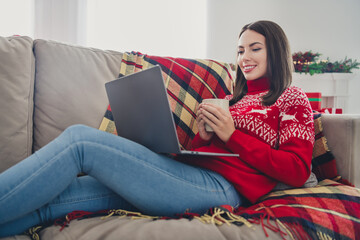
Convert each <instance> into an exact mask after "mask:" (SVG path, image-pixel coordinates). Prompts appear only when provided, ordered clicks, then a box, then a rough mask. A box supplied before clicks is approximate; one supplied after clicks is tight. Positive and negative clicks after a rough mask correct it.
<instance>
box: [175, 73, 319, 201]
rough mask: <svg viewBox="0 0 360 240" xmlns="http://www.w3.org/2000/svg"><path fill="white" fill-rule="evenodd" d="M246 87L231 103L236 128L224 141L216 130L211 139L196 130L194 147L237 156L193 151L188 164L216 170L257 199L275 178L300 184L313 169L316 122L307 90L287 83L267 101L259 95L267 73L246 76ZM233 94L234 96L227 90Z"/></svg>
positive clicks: (261, 93)
mask: <svg viewBox="0 0 360 240" xmlns="http://www.w3.org/2000/svg"><path fill="white" fill-rule="evenodd" d="M247 85H248V93H247V95H245V96H244V97H243V98H242V99H241V100H240V101H239V102H237V103H236V104H234V105H232V106H231V107H230V113H231V115H232V117H233V119H234V123H235V127H236V130H235V132H234V133H233V135H232V136H231V137H230V139H229V141H228V142H227V143H226V144H225V143H224V142H222V141H221V140H220V139H219V138H218V137H217V136H215V135H214V137H213V138H212V139H211V141H209V142H205V141H203V140H202V139H201V138H200V137H199V135H198V134H197V135H196V136H195V138H194V139H193V143H192V144H193V149H196V150H199V151H208V152H210V151H211V152H233V153H238V154H239V155H240V157H238V158H237V157H194V158H191V159H189V158H188V159H181V161H186V162H187V163H189V164H192V165H196V166H200V167H204V168H207V169H210V170H213V171H215V172H218V173H219V174H221V175H222V176H224V177H225V178H226V179H227V180H228V181H230V182H231V183H232V184H233V185H234V186H235V188H236V189H237V190H238V191H239V193H240V194H241V195H242V196H244V197H246V198H247V199H248V200H249V201H250V202H252V203H255V202H256V201H257V200H259V198H260V197H262V196H263V195H265V194H267V193H268V192H270V191H271V190H272V189H273V188H274V187H275V185H276V184H277V183H278V182H283V183H285V184H288V185H291V186H294V187H300V186H302V185H303V184H304V183H305V182H306V180H307V179H308V177H309V175H310V173H311V170H310V165H311V159H312V150H313V144H314V124H313V117H312V111H311V107H310V103H309V101H308V98H307V97H306V95H305V93H304V92H303V91H302V90H301V89H299V88H297V87H289V88H288V89H286V90H285V91H284V92H283V94H282V95H281V96H280V97H279V98H278V100H277V101H276V102H275V103H274V104H273V105H271V106H269V107H265V106H263V105H262V104H261V99H260V97H261V96H263V95H264V94H266V92H267V91H268V89H269V83H268V80H267V78H262V79H258V80H253V81H248V82H247ZM226 98H227V99H231V98H232V96H231V95H230V96H226Z"/></svg>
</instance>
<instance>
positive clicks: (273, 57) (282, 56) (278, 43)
mask: <svg viewBox="0 0 360 240" xmlns="http://www.w3.org/2000/svg"><path fill="white" fill-rule="evenodd" d="M246 30H253V31H255V32H257V33H260V34H261V35H263V36H264V37H265V41H266V42H265V44H266V49H267V77H268V79H269V82H270V89H269V91H268V93H267V94H265V95H264V96H262V104H263V105H265V106H270V105H272V104H274V103H275V102H276V100H277V99H278V98H279V97H280V95H281V94H282V93H283V92H284V90H285V89H286V88H288V87H289V86H290V85H291V82H292V72H293V67H294V66H293V61H292V56H291V51H290V46H289V42H288V39H287V37H286V35H285V33H284V31H283V30H282V28H281V27H280V26H279V25H278V24H276V23H274V22H271V21H257V22H253V23H250V24H247V25H245V26H244V27H243V28H242V30H241V32H240V34H239V38H240V37H241V35H242V34H243V33H244V32H245V31H246ZM246 93H247V85H246V79H245V77H244V74H243V73H242V71H241V69H240V67H239V65H237V68H236V79H235V89H234V95H233V98H232V99H231V100H230V105H233V104H235V103H236V102H238V101H239V100H240V99H242V98H243V97H244V96H245V94H246Z"/></svg>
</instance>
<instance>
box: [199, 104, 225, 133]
mask: <svg viewBox="0 0 360 240" xmlns="http://www.w3.org/2000/svg"><path fill="white" fill-rule="evenodd" d="M202 102H203V103H210V104H214V105H217V106H219V107H221V108H222V109H224V110H227V111H228V110H229V100H226V99H221V98H207V99H203V100H202ZM205 130H206V131H207V132H213V131H214V130H213V129H212V128H211V127H210V126H209V125H207V124H205Z"/></svg>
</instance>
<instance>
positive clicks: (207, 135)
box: [196, 104, 214, 141]
mask: <svg viewBox="0 0 360 240" xmlns="http://www.w3.org/2000/svg"><path fill="white" fill-rule="evenodd" d="M202 106H203V104H200V105H199V107H198V110H197V112H196V124H197V127H198V130H199V135H200V137H201V139H202V140H204V141H209V140H210V139H211V138H212V136H213V135H214V132H208V131H206V130H205V120H204V117H205V116H204V114H203V112H204V110H203V109H202Z"/></svg>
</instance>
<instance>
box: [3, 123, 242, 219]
mask: <svg viewBox="0 0 360 240" xmlns="http://www.w3.org/2000/svg"><path fill="white" fill-rule="evenodd" d="M79 172H85V173H87V174H89V175H90V176H92V177H94V178H96V179H97V180H98V181H99V182H100V183H101V184H103V185H104V186H106V187H107V188H109V189H111V190H112V191H113V192H115V193H116V194H117V195H119V196H120V197H121V199H123V200H124V201H127V202H130V203H131V204H132V205H133V206H135V207H136V208H137V209H140V210H141V211H143V212H144V213H147V214H153V215H172V214H174V213H181V212H184V211H185V210H187V209H191V210H192V211H195V212H204V211H205V210H206V209H208V208H209V207H212V206H216V205H221V204H230V205H238V204H240V203H241V197H240V196H239V195H238V193H237V192H236V190H235V189H234V187H233V186H232V185H231V184H230V183H229V182H227V181H226V180H225V179H224V178H223V177H222V176H220V175H219V174H216V173H214V172H212V171H208V170H205V169H201V168H197V167H193V166H189V165H186V164H183V163H181V162H178V161H176V160H174V159H171V158H168V157H166V156H164V155H161V154H157V153H154V152H152V151H150V150H149V149H147V148H145V147H143V146H141V145H139V144H137V143H134V142H132V141H129V140H127V139H124V138H121V137H118V136H114V135H112V134H108V133H105V132H102V131H98V130H96V129H93V128H89V127H85V126H80V125H77V126H73V127H70V128H68V129H67V130H65V131H64V133H62V134H61V135H60V136H59V137H58V138H57V139H55V140H54V141H52V142H51V143H49V144H48V145H47V146H45V147H43V148H42V149H40V150H39V151H38V152H36V153H35V154H33V155H32V156H30V157H29V158H27V159H25V160H24V161H22V162H21V163H19V164H17V165H16V166H14V167H12V168H10V169H9V170H7V171H5V172H4V173H2V174H0V224H2V223H6V222H9V221H11V220H14V219H17V218H20V217H21V216H25V215H27V214H30V213H32V212H33V211H35V210H36V209H40V210H41V209H42V208H43V207H44V206H46V204H48V203H50V202H51V201H52V200H53V199H55V198H56V197H57V196H58V195H59V194H60V193H62V192H63V191H64V190H65V189H66V188H67V187H68V186H69V185H71V184H72V182H73V181H74V179H76V176H77V174H78V173H79ZM81 189H82V190H81V191H85V192H86V191H87V190H86V188H83V187H81ZM81 191H80V190H79V194H80V192H81ZM76 192H77V191H75V195H76ZM34 193H36V195H34ZM32 196H33V197H32ZM35 196H36V197H35ZM60 196H62V195H60ZM85 202H87V201H85ZM90 202H91V201H90ZM90 202H89V203H88V204H90V205H91V204H92V203H90ZM75 205H76V204H75ZM75 205H74V206H75ZM102 207H103V206H99V210H100V209H101V208H102ZM62 208H63V210H65V209H66V211H68V210H69V211H70V210H76V209H72V208H68V206H67V204H64V205H62ZM66 211H63V212H66ZM59 212H61V211H59Z"/></svg>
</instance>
